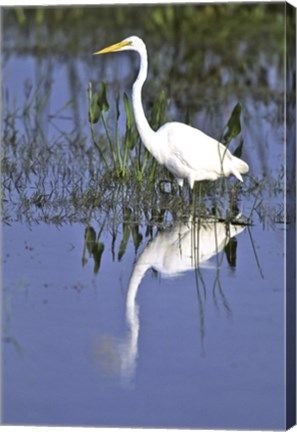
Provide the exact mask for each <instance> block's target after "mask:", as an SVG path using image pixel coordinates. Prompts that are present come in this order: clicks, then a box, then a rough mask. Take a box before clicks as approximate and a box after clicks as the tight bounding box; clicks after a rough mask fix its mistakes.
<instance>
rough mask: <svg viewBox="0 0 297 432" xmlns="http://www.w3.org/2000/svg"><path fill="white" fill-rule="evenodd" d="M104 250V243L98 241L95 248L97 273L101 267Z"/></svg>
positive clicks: (94, 255) (95, 269) (95, 268)
mask: <svg viewBox="0 0 297 432" xmlns="http://www.w3.org/2000/svg"><path fill="white" fill-rule="evenodd" d="M103 252H104V243H96V244H95V245H94V249H93V258H94V273H95V274H97V273H98V271H99V269H100V264H101V259H102V255H103Z"/></svg>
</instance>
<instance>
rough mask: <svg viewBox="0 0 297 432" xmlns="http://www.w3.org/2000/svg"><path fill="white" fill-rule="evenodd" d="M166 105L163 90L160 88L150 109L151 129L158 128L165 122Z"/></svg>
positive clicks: (166, 101)
mask: <svg viewBox="0 0 297 432" xmlns="http://www.w3.org/2000/svg"><path fill="white" fill-rule="evenodd" d="M167 107H168V100H167V99H166V97H165V91H164V90H162V91H161V93H160V94H159V96H158V99H157V100H156V102H155V103H154V106H153V109H152V117H151V124H152V128H153V129H158V128H159V127H160V126H162V125H163V124H164V123H165V121H166V113H167Z"/></svg>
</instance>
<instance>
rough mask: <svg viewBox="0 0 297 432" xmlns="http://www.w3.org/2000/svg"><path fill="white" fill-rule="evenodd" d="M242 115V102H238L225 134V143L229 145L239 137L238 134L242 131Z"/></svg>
mask: <svg viewBox="0 0 297 432" xmlns="http://www.w3.org/2000/svg"><path fill="white" fill-rule="evenodd" d="M240 115H241V104H240V103H239V102H238V103H237V104H236V105H235V107H234V109H233V111H232V114H231V117H230V118H229V120H228V123H227V131H226V133H225V135H224V143H225V144H226V145H227V144H229V143H230V141H231V140H232V139H233V138H235V137H237V135H239V134H240V132H241V124H240Z"/></svg>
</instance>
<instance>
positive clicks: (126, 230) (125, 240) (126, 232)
mask: <svg viewBox="0 0 297 432" xmlns="http://www.w3.org/2000/svg"><path fill="white" fill-rule="evenodd" d="M129 238H130V227H129V225H127V224H124V228H123V239H122V241H121V244H120V247H119V252H118V260H119V261H121V259H122V258H123V256H124V254H125V252H126V249H127V244H128V241H129Z"/></svg>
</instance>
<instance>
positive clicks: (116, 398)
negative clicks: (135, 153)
mask: <svg viewBox="0 0 297 432" xmlns="http://www.w3.org/2000/svg"><path fill="white" fill-rule="evenodd" d="M124 30H125V31H128V30H127V29H125V28H122V29H121V31H123V32H124ZM10 31H12V30H11V28H10ZM7 32H8V30H7ZM119 33H120V32H119ZM144 36H145V35H144ZM147 39H148V40H149V39H150V37H149V32H148V33H147ZM171 43H172V44H173V41H171ZM207 43H209V44H210V40H209V41H208V40H207V38H206V42H205V44H206V45H207ZM6 44H7V46H9V44H8V42H7V41H6ZM103 45H104V44H103ZM172 46H174V45H172ZM172 46H171V48H172ZM95 48H100V46H99V47H95ZM9 50H10V51H9V53H10V55H9V56H8V58H7V59H6V62H5V64H4V77H5V83H4V90H5V92H6V93H7V94H8V95H9V101H8V102H7V103H6V105H5V107H4V108H5V109H7V110H8V111H9V109H11V107H12V105H13V103H12V101H13V98H14V97H15V98H16V104H17V106H20V107H22V106H23V105H24V103H25V102H26V97H25V96H24V90H23V89H24V88H25V89H26V88H27V89H28V86H29V87H30V86H31V85H32V88H33V90H34V89H36V88H37V89H38V90H39V92H40V94H41V95H44V94H45V93H46V92H47V91H48V92H49V94H50V98H49V99H47V100H46V103H45V105H44V107H43V109H42V110H41V113H40V116H39V117H37V118H36V122H37V123H36V122H35V123H34V122H33V124H35V126H36V124H38V125H39V126H40V129H41V130H42V132H43V135H44V137H45V138H44V140H43V141H42V140H40V141H38V142H40V143H41V144H38V145H36V146H33V145H32V149H33V156H31V157H32V160H34V163H35V162H36V161H40V165H38V164H37V162H36V166H35V165H34V164H33V165H34V169H32V171H31V170H30V169H29V171H28V172H29V174H26V173H27V171H26V169H27V168H26V166H27V165H26V163H27V162H28V160H30V157H29V156H28V157H27V153H26V151H28V148H31V147H30V145H29V147H28V146H27V144H26V143H27V142H29V144H30V143H31V142H33V141H34V137H35V135H34V133H35V132H34V130H33V129H34V128H32V130H31V129H30V130H27V129H26V122H25V120H24V118H23V117H22V116H21V115H19V116H17V118H16V124H15V128H16V131H17V135H16V136H17V139H16V140H15V141H13V137H11V136H10V139H9V140H7V141H6V143H4V154H5V156H6V157H7V159H8V160H9V161H10V162H12V161H14V160H16V166H15V170H18V169H20V170H21V172H22V177H21V178H20V179H21V180H20V181H18V180H17V179H16V178H15V176H14V170H13V169H12V168H11V171H9V170H8V171H7V172H4V174H3V178H4V181H3V185H4V199H5V200H4V216H5V217H4V222H5V223H4V225H3V318H2V319H3V360H4V361H3V381H4V383H3V384H4V386H3V421H4V423H5V424H39V425H86V426H91V425H92V426H100V425H101V426H102V425H105V426H131V427H133V426H139V427H175V428H182V427H184V428H221V429H222V428H223V429H228V428H235V429H241V428H244V429H282V428H284V425H285V417H284V416H285V411H284V404H285V385H284V370H285V361H284V351H283V347H284V332H285V328H284V310H285V304H284V301H285V293H284V252H283V251H284V235H285V231H284V224H283V220H284V210H283V193H284V192H283V165H284V161H283V125H282V121H283V118H282V116H283V114H282V112H283V103H282V96H283V94H282V86H281V84H280V83H281V82H282V79H281V76H279V75H278V68H277V67H276V65H275V64H276V63H277V61H276V60H275V62H274V63H273V62H272V63H271V64H269V65H268V63H267V62H266V60H265V55H264V54H263V56H264V57H261V58H260V57H259V58H257V61H258V62H259V64H260V63H261V62H262V68H264V69H265V67H266V66H267V68H268V69H267V77H268V79H267V88H266V90H265V91H266V92H265V97H261V94H262V93H261V92H260V93H261V94H260V96H259V91H260V89H259V87H257V86H256V85H255V87H251V91H250V90H249V89H248V91H243V90H242V89H241V90H239V87H238V86H236V85H234V84H232V85H230V86H229V87H228V86H227V87H226V89H225V87H224V86H223V87H224V88H223V89H222V88H221V85H220V84H218V83H217V84H215V83H213V82H211V81H210V83H209V86H210V87H209V88H211V89H212V91H213V92H212V96H211V97H210V98H209V99H208V101H207V103H206V102H205V100H200V99H199V97H198V96H199V94H200V92H201V88H200V87H198V86H196V85H194V83H193V88H194V90H193V94H192V95H191V96H192V97H191V100H186V101H185V100H182V99H181V98H180V94H179V92H178V88H179V87H178V86H179V82H178V81H176V82H174V83H171V84H170V85H171V86H172V92H173V97H172V99H171V105H170V109H169V114H170V116H171V117H173V118H175V119H178V120H183V119H184V117H185V115H186V114H185V113H186V112H187V111H188V112H189V113H190V120H191V123H192V124H193V125H195V126H197V127H200V128H201V129H203V130H204V131H205V132H207V133H209V134H210V135H212V136H219V135H220V133H221V132H222V128H223V126H224V125H225V124H226V122H227V120H228V118H229V116H230V113H231V111H232V109H233V107H234V105H235V104H236V102H237V101H238V100H240V101H241V103H242V106H243V116H242V135H243V138H244V146H243V154H242V158H243V159H244V160H246V161H247V162H248V163H249V165H250V177H247V178H246V179H245V184H244V186H243V188H242V190H239V192H238V202H237V204H238V208H239V211H240V212H241V213H242V214H243V216H245V217H248V216H250V215H252V217H251V220H252V224H251V225H248V226H244V225H232V226H229V225H228V228H226V227H227V226H226V224H225V223H222V222H218V221H217V222H216V223H215V222H214V220H213V218H212V219H205V218H202V219H198V222H197V221H195V220H192V219H191V218H188V219H187V220H186V221H185V220H182V219H181V218H179V217H175V216H174V215H175V213H174V212H173V211H171V210H172V209H171V208H170V205H171V204H170V203H171V201H170V199H171V198H170V192H169V193H168V194H167V195H165V198H164V197H163V198H162V195H161V198H159V196H160V194H159V192H158V189H157V186H156V187H155V192H154V193H155V194H156V196H158V198H157V204H156V208H157V210H158V212H159V213H160V214H163V213H162V209H163V207H162V205H164V203H163V202H162V199H164V200H165V201H166V200H167V201H168V202H169V204H168V202H167V201H166V206H167V207H166V206H165V214H166V215H167V216H166V217H167V219H166V217H165V220H164V223H163V224H162V223H161V224H158V223H155V222H154V221H153V222H151V223H148V217H147V216H146V215H145V216H144V214H145V210H143V213H141V214H140V215H138V218H137V219H133V218H132V216H133V215H132V216H130V217H129V214H130V213H129V214H128V216H127V214H126V215H125V212H124V210H123V209H122V206H123V207H124V204H122V203H121V199H122V195H121V194H122V193H123V188H121V187H120V186H119V187H118V188H115V190H112V191H111V192H109V190H108V188H107V189H106V190H104V193H103V192H102V193H103V198H102V197H100V199H101V200H102V201H100V204H98V205H97V204H94V205H92V207H91V208H88V204H86V202H87V201H84V200H83V197H84V196H85V195H84V193H86V194H87V192H88V191H89V190H88V187H89V184H90V183H88V182H89V177H90V178H91V180H92V182H93V183H92V184H93V185H94V188H95V189H96V181H95V180H94V178H95V174H94V178H92V173H90V172H89V171H87V170H86V161H85V159H84V157H85V155H86V154H87V153H88V151H89V150H90V148H91V147H92V143H91V138H90V130H89V124H88V100H87V87H88V82H89V81H90V80H94V81H95V82H96V81H99V80H100V79H106V80H107V83H108V86H109V90H110V93H109V95H110V96H109V97H110V100H109V102H110V105H111V111H110V112H109V113H108V119H109V120H110V122H111V120H112V116H113V114H114V111H115V108H114V107H115V105H112V95H115V90H116V89H118V88H119V89H120V91H121V92H122V91H128V90H129V89H130V87H131V80H132V78H131V75H130V70H131V68H132V67H133V68H134V69H135V68H136V67H137V63H135V62H134V60H132V61H131V60H130V59H129V57H128V56H124V57H122V59H121V60H119V59H118V58H117V57H116V56H111V57H106V58H102V59H101V58H100V59H96V61H95V60H93V59H92V61H91V60H90V59H87V60H86V58H85V57H82V58H79V59H78V58H77V59H75V58H74V59H71V61H70V60H69V58H68V59H64V60H62V61H61V60H59V61H57V60H51V57H50V55H48V56H45V57H43V58H39V57H38V56H37V55H34V54H33V55H32V53H31V54H22V55H20V53H18V54H17V53H13V49H12V48H11V47H10V48H9ZM92 50H93V48H91V49H90V52H92ZM210 53H211V50H210ZM150 54H151V56H152V57H153V58H161V60H162V53H158V52H157V51H156V50H153V49H152V50H151V52H150ZM276 55H278V54H276ZM154 56H155V57H154ZM163 58H164V64H165V65H166V64H167V63H166V61H167V62H169V60H168V59H166V58H165V57H164V56H163ZM263 58H264V60H263ZM188 61H189V59H188ZM216 61H217V58H216V57H215V56H214V57H212V56H211V55H209V56H208V57H207V58H206V60H205V65H207V62H209V64H210V66H212V65H213V64H216ZM100 62H101V63H100ZM99 63H100V65H99ZM169 63H170V62H169ZM152 64H154V61H153V60H152ZM161 64H162V62H161ZM205 65H204V66H205ZM154 67H155V68H158V65H156V64H155V66H154ZM205 67H206V66H205ZM219 67H221V69H222V73H221V74H222V76H223V81H226V82H227V81H228V77H229V76H231V75H232V73H233V71H232V70H228V68H225V69H224V67H223V65H221V66H219ZM224 70H225V72H224ZM256 72H257V71H256ZM256 72H254V73H256ZM262 72H263V71H262ZM154 73H155V74H156V72H154ZM156 75H157V74H156ZM251 75H252V77H253V73H251ZM255 77H256V78H257V75H254V78H255ZM241 78H242V77H241ZM256 78H255V79H256ZM193 79H194V77H193ZM242 79H243V78H242ZM40 80H41V81H40ZM172 81H173V80H172ZM160 83H162V77H161V76H160V79H159V81H155V82H154V85H153V86H152V87H150V86H147V87H146V88H145V93H144V94H145V95H146V96H147V98H148V100H149V101H151V100H152V99H154V88H155V87H157V86H158V85H159V87H160V85H161V84H160ZM170 85H169V86H168V88H170ZM183 85H184V80H183V79H182V75H181V81H180V86H181V87H182V86H183ZM187 86H188V87H187V89H188V90H187V91H188V93H189V87H190V84H189V83H188V84H187ZM161 87H162V86H161ZM207 88H208V87H205V94H207ZM222 90H223V91H222ZM224 90H225V93H224ZM261 91H262V90H261ZM168 92H169V90H168ZM174 92H176V93H174ZM156 94H157V93H156ZM205 98H206V99H207V96H205ZM70 99H72V100H73V102H72V104H71V105H69V106H67V108H66V109H65V110H63V112H62V116H61V115H60V114H61V113H60V114H59V115H57V116H56V117H53V115H54V114H55V113H57V112H58V111H59V109H60V108H61V107H62V106H64V105H66V104H67V103H68V102H69V100H70ZM148 106H149V103H148ZM147 108H148V107H147ZM120 111H121V113H123V103H122V102H121V104H120ZM39 121H40V123H38V122H39ZM27 126H28V125H27ZM100 127H101V126H100ZM36 130H37V132H36V133H40V131H39V129H38V128H36ZM120 131H121V133H124V131H125V117H124V116H123V114H121V116H120ZM33 132H34V133H33ZM31 134H32V137H33V140H32V139H31ZM37 136H38V137H39V135H37ZM38 139H39V138H38ZM80 139H82V142H83V143H84V144H83V145H82V146H80V144H79V143H80ZM26 140H27V141H26ZM39 145H40V146H41V147H38V146H39ZM232 145H233V144H232ZM26 146H27V147H26ZM42 146H44V147H42ZM43 148H44V149H45V150H46V151H44V152H43ZM40 149H41V150H40ZM49 149H50V150H49ZM38 151H40V154H39V153H38ZM34 152H36V153H34ZM47 152H48V156H47ZM37 153H38V154H37ZM23 155H25V156H26V158H25V156H23ZM35 156H36V160H35ZM43 157H44V159H43ZM63 157H65V160H64V159H63ZM23 158H24V159H23ZM90 159H91V156H90ZM11 166H12V165H11ZM62 166H63V167H64V166H65V167H66V168H67V170H69V172H68V171H67V175H66V174H65V173H64V171H63V170H61V167H62ZM90 166H91V162H90ZM19 167H20V168H19ZM36 167H37V168H36ZM42 167H44V179H41V177H42V175H41V174H42V169H43V168H42ZM66 168H65V172H66ZM24 173H25V174H24ZM64 174H65V175H64ZM97 175H98V178H99V177H100V175H101V173H99V174H97ZM65 179H66V180H67V184H66V180H65ZM257 182H259V184H261V185H262V186H261V187H262V189H261V188H259V189H258V186H255V187H254V190H252V186H253V185H255V184H256V183H257ZM76 183H79V184H80V186H79V187H80V188H81V189H80V190H82V192H81V196H79V197H76V201H75V200H74V195H75V193H74V192H75V191H76V189H75V188H74V187H73V184H76ZM230 184H231V185H233V184H234V181H233V180H230ZM113 185H114V183H112V182H111V187H113ZM246 185H248V186H246ZM132 190H133V189H132ZM41 191H43V195H42V194H41ZM35 192H36V193H37V192H38V194H40V195H38V196H37V198H38V199H37V198H36V197H35V198H34V193H35ZM115 192H116V194H117V197H118V198H117V201H112V198H110V196H111V195H112V193H115ZM140 193H141V192H140ZM152 193H153V192H152ZM127 196H128V198H125V199H127V200H128V201H129V199H130V200H131V203H132V204H131V207H133V206H134V205H135V201H136V199H135V201H133V199H132V198H131V197H130V198H129V193H128V194H127ZM41 197H42V198H43V199H45V198H46V199H45V201H44V202H43V201H42V200H41ZM48 197H49V198H48ZM166 197H167V198H166ZM33 198H34V199H33ZM47 199H48V201H47ZM96 199H97V198H96ZM208 200H211V197H208ZM107 201H108V204H106V202H107ZM141 205H142V204H139V206H140V207H141ZM149 205H150V204H148V206H149ZM137 208H138V207H137ZM131 212H132V211H131ZM166 212H167V213H166ZM132 213H133V212H132ZM151 213H152V214H153V209H152V212H151ZM200 222H201V225H199V223H200ZM197 223H198V225H197ZM90 227H92V230H90ZM86 229H88V230H89V231H88V233H89V235H90V236H91V237H86ZM90 233H91V234H90ZM92 236H93V237H92ZM90 238H91V240H90V241H89V242H88V241H87V240H88V239H90Z"/></svg>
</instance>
